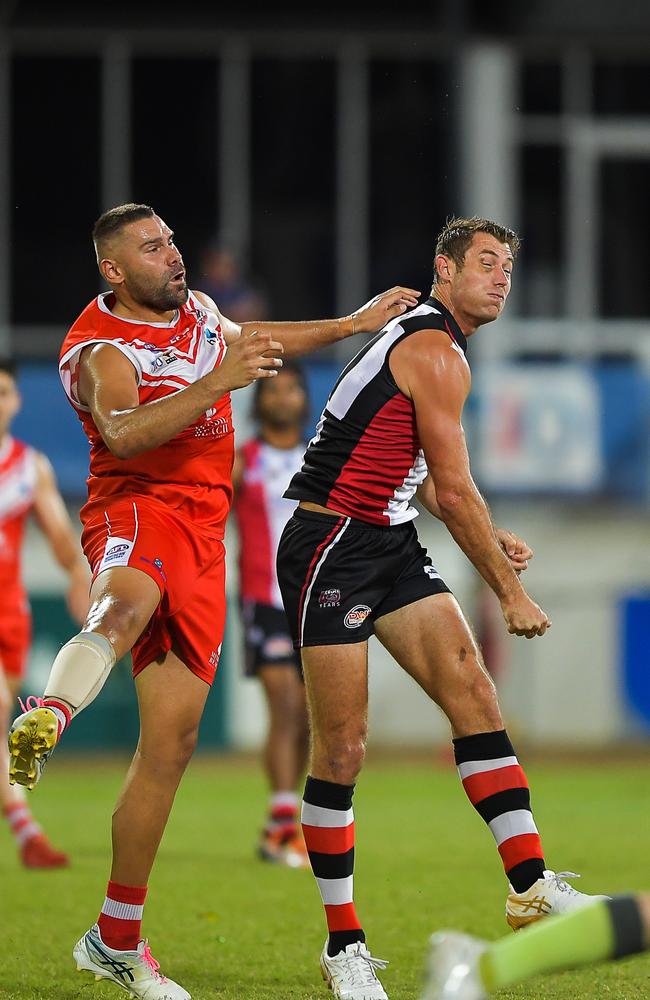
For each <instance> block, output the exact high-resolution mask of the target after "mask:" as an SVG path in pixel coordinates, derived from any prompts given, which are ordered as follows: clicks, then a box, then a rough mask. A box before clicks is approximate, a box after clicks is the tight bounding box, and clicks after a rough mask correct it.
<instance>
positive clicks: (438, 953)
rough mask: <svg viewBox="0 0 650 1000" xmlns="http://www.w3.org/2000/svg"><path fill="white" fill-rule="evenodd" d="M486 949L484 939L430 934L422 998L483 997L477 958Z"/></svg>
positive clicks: (471, 999)
mask: <svg viewBox="0 0 650 1000" xmlns="http://www.w3.org/2000/svg"><path fill="white" fill-rule="evenodd" d="M486 948H487V944H486V942H485V941H479V940H478V938H473V937H470V936H469V935H468V934H457V933H456V932H455V931H439V932H438V933H437V934H432V935H431V951H430V953H429V967H428V970H427V982H426V986H425V989H424V993H423V995H422V1000H486V998H487V993H486V992H485V988H484V987H483V985H482V984H481V980H480V978H479V959H480V957H481V955H482V954H483V952H484V951H485V949H486Z"/></svg>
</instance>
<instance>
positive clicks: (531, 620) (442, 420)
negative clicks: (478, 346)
mask: <svg viewBox="0 0 650 1000" xmlns="http://www.w3.org/2000/svg"><path fill="white" fill-rule="evenodd" d="M390 365H391V370H392V372H393V375H394V377H395V380H396V382H397V384H398V386H399V387H400V389H401V390H402V392H404V393H405V394H406V395H407V396H408V397H409V398H410V399H412V400H413V403H414V406H415V416H416V421H417V427H418V434H419V436H420V440H421V442H422V447H423V449H424V454H425V457H426V460H427V466H428V468H429V474H430V476H431V479H432V480H433V486H434V488H435V495H436V503H437V508H438V510H439V513H440V517H441V519H442V520H443V521H444V522H445V524H446V526H447V528H448V530H449V532H450V533H451V535H452V536H453V538H454V540H455V541H456V542H457V543H458V545H459V546H460V548H461V549H462V550H463V552H464V553H465V554H466V555H467V557H468V558H469V559H470V560H471V562H472V563H473V564H474V566H475V567H476V569H477V570H478V571H479V573H480V574H481V576H482V577H483V579H484V580H485V581H486V582H487V583H488V584H489V586H490V587H491V588H492V590H493V591H494V592H495V594H496V595H497V597H498V598H499V600H500V602H501V607H502V610H503V614H504V618H505V620H506V624H507V626H508V630H509V631H510V632H513V633H515V634H517V635H526V636H528V637H529V638H532V636H534V635H543V634H544V632H545V631H546V629H547V628H548V626H549V624H550V623H549V621H548V618H547V616H546V615H545V614H544V612H543V611H542V610H541V609H540V608H539V607H538V606H537V605H536V604H535V602H534V601H532V600H531V599H530V598H529V597H528V595H527V594H526V592H525V590H524V589H523V587H522V585H521V583H520V581H519V578H518V576H517V574H516V572H515V570H514V569H513V567H512V566H511V564H510V561H509V559H508V556H507V555H506V553H505V552H504V551H503V548H502V546H501V545H500V544H499V540H498V538H497V535H496V532H495V529H494V525H493V524H492V519H491V517H490V512H489V510H488V507H487V504H486V503H485V500H484V499H483V497H482V496H481V494H480V493H479V491H478V489H477V487H476V484H475V483H474V480H473V479H472V475H471V472H470V467H469V456H468V454H467V446H466V443H465V434H464V431H463V427H462V423H461V415H462V411H463V406H464V404H465V399H466V398H467V394H468V392H469V387H470V373H469V366H468V365H467V362H466V361H465V358H464V357H462V355H460V354H459V352H458V351H456V350H455V349H454V348H453V347H452V345H451V343H450V341H449V338H448V336H447V335H446V334H445V333H443V332H441V331H439V330H423V331H421V332H420V333H415V334H412V335H411V336H410V337H408V338H407V339H406V340H404V341H402V343H401V344H399V345H398V346H397V347H396V348H395V350H394V351H393V354H392V356H391V361H390Z"/></svg>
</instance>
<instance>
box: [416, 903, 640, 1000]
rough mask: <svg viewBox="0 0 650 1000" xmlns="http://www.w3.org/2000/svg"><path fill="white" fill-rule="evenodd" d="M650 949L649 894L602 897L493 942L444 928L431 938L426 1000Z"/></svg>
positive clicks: (483, 991) (483, 997) (449, 999)
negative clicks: (602, 898) (520, 932)
mask: <svg viewBox="0 0 650 1000" xmlns="http://www.w3.org/2000/svg"><path fill="white" fill-rule="evenodd" d="M649 948H650V894H649V893H643V894H641V895H639V896H617V897H615V898H614V899H607V900H602V901H600V902H597V903H593V904H592V905H591V906H586V907H585V908H584V909H582V910H576V911H575V912H573V913H568V914H566V915H565V916H562V917H558V918H557V920H552V921H543V922H542V923H541V924H537V925H536V926H535V927H531V928H530V930H527V931H526V933H525V934H517V935H515V936H514V937H512V935H509V936H508V937H506V938H502V939H501V940H500V941H494V942H492V943H491V944H488V942H487V941H480V940H478V939H477V938H473V937H470V936H469V935H467V934H457V933H455V932H453V931H441V932H440V933H438V934H434V935H433V936H432V938H431V958H430V968H429V981H428V983H427V987H426V990H425V994H424V997H423V1000H487V997H488V996H489V995H491V994H492V993H493V992H494V991H495V990H501V989H504V988H506V987H510V986H513V985H514V984H515V983H521V982H524V981H525V980H527V979H531V978H532V977H533V976H538V975H540V974H541V973H548V972H559V971H560V970H562V969H572V968H577V967H579V966H582V965H591V964H593V963H595V962H604V961H607V960H610V961H612V960H614V959H618V958H624V957H625V956H627V955H636V954H637V953H638V952H641V951H646V950H648V949H649ZM605 989H606V990H608V987H605Z"/></svg>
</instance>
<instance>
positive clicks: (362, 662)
mask: <svg viewBox="0 0 650 1000" xmlns="http://www.w3.org/2000/svg"><path fill="white" fill-rule="evenodd" d="M302 664H303V670H304V673H305V686H306V689H307V701H308V704H309V716H310V720H311V734H312V751H311V767H310V772H311V775H312V777H314V778H321V779H322V780H324V781H334V782H337V783H338V784H341V785H352V784H354V782H355V780H356V778H357V775H358V774H359V772H360V770H361V767H362V765H363V760H364V757H365V753H366V737H367V732H368V643H367V642H357V643H353V644H351V645H349V646H311V647H309V648H308V649H303V651H302Z"/></svg>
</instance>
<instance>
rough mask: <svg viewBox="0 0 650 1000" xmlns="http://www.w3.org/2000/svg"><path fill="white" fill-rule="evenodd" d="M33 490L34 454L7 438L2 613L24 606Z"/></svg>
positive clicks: (1, 469)
mask: <svg viewBox="0 0 650 1000" xmlns="http://www.w3.org/2000/svg"><path fill="white" fill-rule="evenodd" d="M35 487H36V452H35V451H34V449H33V448H30V447H29V445H26V444H23V442H22V441H16V440H15V439H14V438H11V437H8V438H6V439H5V443H4V444H3V445H2V447H0V594H2V601H3V607H4V609H5V610H6V609H7V608H8V607H9V606H11V608H12V609H15V608H16V607H17V606H19V605H20V606H21V607H22V606H23V604H24V603H25V602H26V597H25V590H24V587H23V582H22V574H21V564H20V551H21V547H22V542H23V535H24V532H25V521H26V520H27V516H28V515H29V512H30V511H31V509H32V506H33V504H34V490H35Z"/></svg>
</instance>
